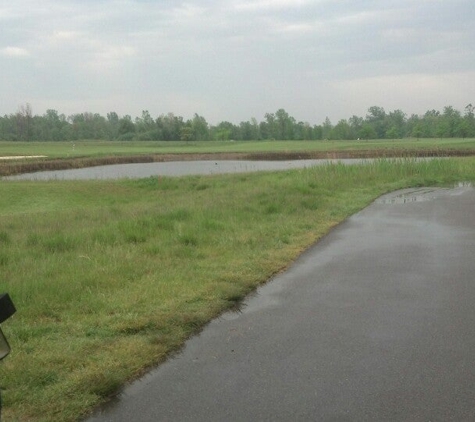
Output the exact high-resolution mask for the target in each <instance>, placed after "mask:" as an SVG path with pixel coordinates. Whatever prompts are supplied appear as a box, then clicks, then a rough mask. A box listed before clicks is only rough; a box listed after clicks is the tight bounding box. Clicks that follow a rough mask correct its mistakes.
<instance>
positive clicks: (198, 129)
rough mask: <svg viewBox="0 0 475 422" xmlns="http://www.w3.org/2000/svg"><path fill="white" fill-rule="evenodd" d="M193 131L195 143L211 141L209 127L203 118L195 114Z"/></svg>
mask: <svg viewBox="0 0 475 422" xmlns="http://www.w3.org/2000/svg"><path fill="white" fill-rule="evenodd" d="M191 129H192V130H193V139H194V140H195V141H207V140H209V127H208V123H207V122H206V119H205V118H204V117H203V116H199V115H198V114H197V113H195V115H194V116H193V120H192V121H191Z"/></svg>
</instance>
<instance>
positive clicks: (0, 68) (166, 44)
mask: <svg viewBox="0 0 475 422" xmlns="http://www.w3.org/2000/svg"><path fill="white" fill-rule="evenodd" d="M0 4H1V5H0V72H1V73H0V75H1V80H0V93H1V94H0V95H1V97H0V115H4V114H10V113H14V112H16V111H17V110H18V108H19V106H21V105H23V104H25V103H30V104H31V106H32V108H33V113H34V114H43V113H44V112H45V111H46V110H47V109H55V110H58V111H59V112H60V113H65V114H66V115H70V114H73V113H79V112H84V111H91V112H97V113H100V114H103V115H105V114H106V113H107V112H109V111H116V112H117V113H118V114H119V115H123V114H130V115H131V116H132V117H135V116H140V115H141V113H142V110H149V112H150V114H151V115H152V116H154V117H156V116H158V115H160V114H162V113H168V112H173V113H175V114H177V115H180V116H183V117H185V118H190V117H192V116H193V114H194V113H198V114H200V115H202V116H204V117H205V118H206V119H207V120H208V122H210V123H212V124H216V123H218V122H220V121H222V120H228V121H231V122H233V123H239V122H240V121H242V120H250V119H251V118H252V117H255V118H257V119H258V120H262V119H263V118H264V114H265V113H266V112H275V111H276V110H277V109H279V108H284V109H285V110H286V111H287V112H288V113H289V114H291V115H292V116H294V117H295V118H296V119H297V120H302V121H308V122H310V123H311V124H320V123H322V122H323V120H324V119H325V117H326V116H328V117H329V118H330V119H331V120H332V122H333V123H334V124H335V123H337V122H338V120H339V119H342V118H348V117H351V116H352V115H353V114H356V115H358V116H365V115H366V112H367V109H368V108H369V107H370V106H373V105H377V106H381V107H384V109H385V110H386V111H392V110H395V109H402V110H403V111H404V112H406V113H408V114H409V115H410V114H412V113H416V114H423V113H424V112H425V111H427V110H428V109H437V110H442V109H443V107H444V106H446V105H452V106H454V107H455V108H457V109H458V110H460V111H462V112H463V110H464V108H465V106H466V105H467V104H469V103H473V104H475V2H474V0H397V1H393V0H308V1H307V0H256V1H251V0H190V1H186V2H181V1H166V0H155V1H154V0H135V1H132V0H42V1H38V0H15V1H12V0H11V1H7V0H3V1H1V3H0Z"/></svg>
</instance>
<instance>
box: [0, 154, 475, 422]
mask: <svg viewBox="0 0 475 422" xmlns="http://www.w3.org/2000/svg"><path fill="white" fill-rule="evenodd" d="M458 181H475V159H474V158H457V159H435V160H430V161H422V162H418V161H416V160H412V159H405V160H377V161H375V162H372V163H370V164H365V165H354V166H345V165H343V164H329V165H325V166H320V167H314V168H307V169H299V170H292V171H286V172H269V173H250V174H238V175H220V176H200V177H184V178H161V177H151V178H147V179H140V180H118V181H76V182H71V181H49V182H30V181H15V182H14V181H0V274H1V275H0V290H1V291H8V292H9V293H10V295H11V297H12V298H13V300H14V302H15V304H16V306H17V310H18V311H17V313H16V314H15V316H14V317H13V318H12V319H11V320H9V321H8V323H7V324H4V326H3V329H4V331H5V332H6V335H7V336H8V338H9V340H10V343H11V346H12V353H11V355H10V356H9V357H8V358H7V359H5V361H3V362H2V365H1V366H0V385H1V388H2V396H3V397H2V398H3V402H4V418H5V420H6V421H43V422H46V421H48V422H54V421H58V422H59V421H61V422H65V421H66V422H67V421H75V420H78V419H79V418H80V417H81V416H83V415H85V414H86V413H87V412H88V411H90V410H91V409H92V408H93V407H94V406H96V405H97V404H98V403H100V402H102V401H104V400H105V399H106V398H107V397H109V396H110V395H111V394H113V393H114V392H116V391H117V389H118V388H119V387H120V386H121V385H123V384H124V383H125V382H126V381H128V380H131V379H133V378H135V377H137V376H139V375H140V374H142V373H143V372H144V371H145V370H146V369H147V368H150V367H152V366H154V365H156V364H157V363H159V362H161V361H163V360H164V359H165V358H166V357H167V356H168V355H169V354H170V353H172V352H173V351H176V350H178V349H179V348H180V347H181V346H182V345H183V342H184V341H185V340H186V339H187V338H188V337H189V336H190V335H192V334H193V333H196V332H198V331H199V330H200V329H201V328H202V327H203V326H204V325H205V324H206V323H207V322H208V321H210V320H211V319H212V318H214V317H216V316H217V315H219V314H220V313H221V312H223V311H224V310H226V309H230V308H232V307H233V306H235V305H236V304H237V303H239V301H241V300H242V299H243V298H244V297H245V295H246V294H248V293H249V292H251V291H252V290H253V289H255V288H256V287H257V286H259V285H260V284H262V283H264V282H266V281H267V280H269V279H270V278H271V277H272V276H273V275H274V274H276V273H278V272H279V271H282V270H283V269H285V268H286V267H287V266H289V265H290V264H291V263H292V261H294V260H295V259H296V257H297V256H298V255H299V254H300V253H301V252H302V251H303V250H305V249H306V248H308V247H309V246H310V245H311V244H312V243H314V242H315V241H317V240H318V239H319V238H321V237H322V236H324V235H325V234H326V233H328V231H329V230H330V229H331V228H332V227H333V226H335V225H337V224H338V223H340V222H341V221H343V220H344V219H345V218H347V217H348V216H350V215H351V214H353V213H355V212H357V211H358V210H360V209H361V208H363V207H365V206H367V205H368V204H369V203H371V202H372V201H373V200H374V199H375V198H377V197H378V196H379V195H381V194H383V193H386V192H388V191H391V190H395V189H398V188H406V187H410V186H427V185H450V184H452V183H454V182H458Z"/></svg>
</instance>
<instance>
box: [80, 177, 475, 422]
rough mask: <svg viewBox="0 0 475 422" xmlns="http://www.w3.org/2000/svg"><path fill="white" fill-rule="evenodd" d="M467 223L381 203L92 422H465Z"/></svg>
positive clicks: (441, 195)
mask: <svg viewBox="0 0 475 422" xmlns="http://www.w3.org/2000/svg"><path fill="white" fill-rule="evenodd" d="M474 211H475V189H473V188H470V187H463V186H461V187H458V188H456V189H420V190H416V191H414V190H411V191H409V190H408V191H399V192H396V193H393V194H390V195H386V196H384V197H382V198H380V199H379V200H378V201H376V202H375V203H373V204H372V205H371V206H369V207H368V208H366V209H365V210H363V211H361V212H359V213H358V214H356V215H354V216H352V217H351V218H349V219H348V220H347V221H346V222H344V223H343V224H341V225H340V226H338V227H337V228H336V229H335V230H333V231H332V232H331V233H330V234H329V235H328V236H326V237H325V238H324V239H323V240H322V241H320V242H319V243H318V244H316V245H315V246H313V247H312V248H310V249H309V250H308V251H306V252H305V253H304V254H303V255H302V256H301V257H300V258H299V259H298V260H297V261H296V262H295V263H294V265H293V266H292V267H291V268H290V269H289V270H288V271H286V272H285V273H283V274H281V275H279V276H277V277H275V278H274V279H273V280H272V281H270V282H269V283H268V284H266V285H265V286H263V287H262V288H260V289H259V290H258V291H257V293H256V294H255V295H253V296H252V297H250V298H249V299H248V300H247V301H246V302H245V303H244V305H243V307H242V309H241V311H240V312H230V313H226V314H225V315H223V316H222V317H221V318H219V319H217V320H215V321H213V322H212V323H210V324H209V325H208V326H207V327H206V328H205V330H203V332H202V333H201V334H200V335H199V336H196V337H194V338H192V339H190V340H189V341H188V342H187V344H186V347H185V348H184V349H183V351H182V352H181V353H180V354H179V355H178V356H176V357H175V358H173V359H171V360H169V361H168V362H166V363H165V364H163V365H161V366H160V367H159V368H157V369H156V370H154V371H153V372H151V373H150V374H149V375H147V376H146V377H144V378H143V379H141V380H139V381H137V382H136V383H134V384H133V385H131V386H129V387H127V388H126V389H125V390H124V392H123V393H122V394H121V395H120V396H119V397H118V398H117V399H116V400H114V401H113V402H111V403H110V404H109V405H108V406H106V407H104V408H103V409H101V410H99V411H98V412H96V414H95V415H94V416H93V417H91V418H90V419H88V421H89V422H105V421H111V422H112V421H114V422H121V421H127V422H130V421H136V422H155V421H183V422H185V421H197V422H198V421H203V422H204V421H207V422H209V421H328V422H330V421H331V422H337V421H339V422H343V421H345V422H346V421H405V422H408V421H425V422H429V421H432V422H435V421H441V422H442V421H444V422H447V421H457V422H461V421H475V212H474Z"/></svg>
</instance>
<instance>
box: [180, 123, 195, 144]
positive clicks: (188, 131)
mask: <svg viewBox="0 0 475 422" xmlns="http://www.w3.org/2000/svg"><path fill="white" fill-rule="evenodd" d="M180 139H181V140H182V141H186V142H189V141H192V140H193V129H192V128H191V126H184V127H182V128H181V133H180Z"/></svg>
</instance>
